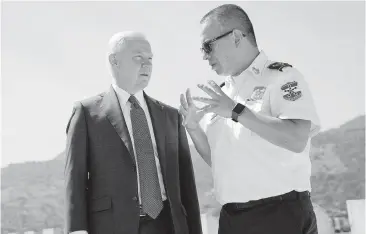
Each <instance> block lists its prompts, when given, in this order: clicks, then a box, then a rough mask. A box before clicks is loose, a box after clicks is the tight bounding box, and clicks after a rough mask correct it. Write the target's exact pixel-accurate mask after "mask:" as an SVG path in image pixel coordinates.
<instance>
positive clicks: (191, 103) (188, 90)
mask: <svg viewBox="0 0 366 234" xmlns="http://www.w3.org/2000/svg"><path fill="white" fill-rule="evenodd" d="M186 97H187V102H188V106H189V107H191V106H195V105H194V103H193V100H192V96H191V90H190V89H187V91H186Z"/></svg>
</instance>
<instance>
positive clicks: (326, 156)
mask: <svg viewBox="0 0 366 234" xmlns="http://www.w3.org/2000/svg"><path fill="white" fill-rule="evenodd" d="M312 144H313V148H312V150H311V160H312V163H313V172H312V178H311V180H312V186H313V195H312V197H313V198H312V199H313V202H315V203H317V204H319V205H320V206H322V207H323V208H325V210H326V211H327V212H328V214H330V215H332V216H334V215H342V214H345V213H346V200H349V199H364V198H365V116H360V117H358V118H355V119H353V120H351V121H349V122H347V123H345V124H344V125H342V126H340V127H339V128H337V129H331V130H328V131H325V132H322V133H320V134H319V135H317V136H316V137H315V138H313V140H312ZM191 152H192V159H193V163H194V170H195V175H196V182H197V187H198V194H199V199H200V205H201V212H205V211H206V210H207V209H209V208H214V207H218V206H219V205H218V204H217V203H216V202H215V199H214V198H213V197H212V195H211V193H210V191H211V189H212V186H213V182H212V177H211V172H210V168H209V167H208V166H207V165H206V164H205V163H204V162H203V160H202V159H201V158H200V157H199V156H198V154H197V152H196V151H195V150H194V147H193V146H192V147H191ZM30 158H31V157H30ZM63 170H64V155H63V154H60V155H58V156H57V157H56V158H55V159H53V160H50V161H46V162H26V163H20V164H11V165H9V166H8V167H6V168H2V169H1V192H2V194H1V195H2V196H1V209H2V212H1V229H2V232H3V231H7V232H9V231H15V230H22V229H23V228H24V229H25V230H40V229H44V228H54V227H62V224H63Z"/></svg>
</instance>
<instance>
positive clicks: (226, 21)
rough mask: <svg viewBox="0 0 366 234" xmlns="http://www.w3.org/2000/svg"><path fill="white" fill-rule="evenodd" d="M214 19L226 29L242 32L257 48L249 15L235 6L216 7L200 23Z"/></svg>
mask: <svg viewBox="0 0 366 234" xmlns="http://www.w3.org/2000/svg"><path fill="white" fill-rule="evenodd" d="M210 19H214V20H217V21H218V22H219V24H220V25H221V26H222V27H224V28H229V30H232V29H238V30H241V31H242V32H243V33H244V34H245V35H246V36H247V37H248V39H249V41H250V42H251V43H252V44H253V45H254V46H257V40H256V38H255V34H254V29H253V25H252V22H251V21H250V19H249V17H248V15H247V13H245V11H244V10H243V9H242V8H241V7H240V6H237V5H235V4H224V5H221V6H218V7H216V8H215V9H213V10H211V11H209V12H208V13H207V14H206V15H204V16H203V17H202V19H201V21H200V23H201V24H203V23H205V22H206V21H207V20H210Z"/></svg>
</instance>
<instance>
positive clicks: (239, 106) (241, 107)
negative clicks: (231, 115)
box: [233, 103, 245, 114]
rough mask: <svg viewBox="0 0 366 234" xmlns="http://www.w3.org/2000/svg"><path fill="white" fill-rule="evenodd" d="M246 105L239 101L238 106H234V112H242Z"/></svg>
mask: <svg viewBox="0 0 366 234" xmlns="http://www.w3.org/2000/svg"><path fill="white" fill-rule="evenodd" d="M244 108H245V106H244V105H242V104H240V103H238V104H236V106H235V107H234V110H233V111H234V112H235V113H237V114H240V113H241V112H242V111H243V110H244Z"/></svg>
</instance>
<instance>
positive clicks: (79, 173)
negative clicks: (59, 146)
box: [64, 102, 88, 233]
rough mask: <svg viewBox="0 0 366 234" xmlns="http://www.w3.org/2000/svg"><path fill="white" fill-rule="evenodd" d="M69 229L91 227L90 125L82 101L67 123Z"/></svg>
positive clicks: (66, 228) (67, 217)
mask: <svg viewBox="0 0 366 234" xmlns="http://www.w3.org/2000/svg"><path fill="white" fill-rule="evenodd" d="M66 134H67V140H66V151H65V154H66V162H65V171H64V177H65V233H71V232H74V231H82V230H84V231H88V223H87V194H86V193H87V180H88V167H87V154H88V150H87V149H88V141H87V139H88V136H87V126H86V120H85V115H84V110H83V106H82V104H81V103H80V102H79V103H76V104H75V105H74V108H73V112H72V115H71V117H70V120H69V122H68V125H67V127H66Z"/></svg>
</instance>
